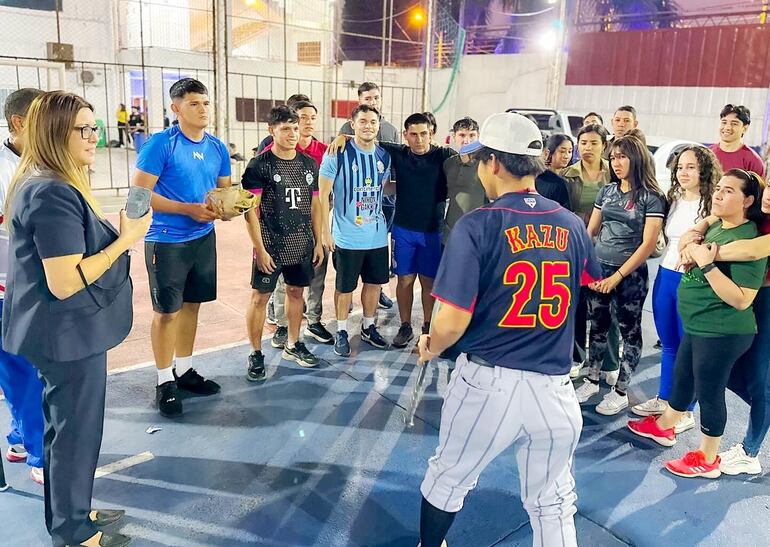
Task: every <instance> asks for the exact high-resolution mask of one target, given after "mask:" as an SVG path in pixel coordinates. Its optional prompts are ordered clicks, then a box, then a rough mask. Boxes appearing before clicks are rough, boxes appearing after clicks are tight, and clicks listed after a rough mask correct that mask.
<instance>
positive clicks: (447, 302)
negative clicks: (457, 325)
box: [431, 293, 476, 313]
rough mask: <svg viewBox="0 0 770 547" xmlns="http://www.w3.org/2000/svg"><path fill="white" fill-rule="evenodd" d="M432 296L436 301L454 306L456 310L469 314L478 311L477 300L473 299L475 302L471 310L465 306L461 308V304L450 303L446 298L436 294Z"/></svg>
mask: <svg viewBox="0 0 770 547" xmlns="http://www.w3.org/2000/svg"><path fill="white" fill-rule="evenodd" d="M431 296H432V297H433V298H435V299H436V300H438V301H439V302H441V303H443V304H446V305H447V306H452V307H453V308H454V309H456V310H460V311H465V312H468V313H473V310H474V309H476V299H475V298H474V299H473V302H472V303H471V307H470V308H466V307H464V306H460V305H459V304H455V303H454V302H450V301H449V300H447V299H446V298H442V297H440V296H439V295H437V294H436V293H431Z"/></svg>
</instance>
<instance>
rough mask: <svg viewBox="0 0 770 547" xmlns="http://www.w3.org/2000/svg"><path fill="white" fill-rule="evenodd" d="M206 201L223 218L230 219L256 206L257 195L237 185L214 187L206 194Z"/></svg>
mask: <svg viewBox="0 0 770 547" xmlns="http://www.w3.org/2000/svg"><path fill="white" fill-rule="evenodd" d="M206 203H207V204H208V206H209V208H211V210H212V211H214V212H215V213H218V214H219V216H221V217H222V219H223V220H230V219H231V218H235V217H237V216H239V215H242V214H243V213H245V212H246V211H248V210H250V209H253V208H254V207H256V206H257V196H255V195H254V194H252V193H251V192H249V191H247V190H244V189H243V188H238V187H237V186H231V187H229V188H214V189H213V190H211V191H210V192H209V193H208V194H206Z"/></svg>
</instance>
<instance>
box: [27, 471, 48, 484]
mask: <svg viewBox="0 0 770 547" xmlns="http://www.w3.org/2000/svg"><path fill="white" fill-rule="evenodd" d="M29 478H30V479H32V480H33V481H34V482H36V483H38V484H43V483H44V482H45V478H44V476H43V468H42V467H30V468H29Z"/></svg>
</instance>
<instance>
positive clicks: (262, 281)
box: [251, 257, 315, 294]
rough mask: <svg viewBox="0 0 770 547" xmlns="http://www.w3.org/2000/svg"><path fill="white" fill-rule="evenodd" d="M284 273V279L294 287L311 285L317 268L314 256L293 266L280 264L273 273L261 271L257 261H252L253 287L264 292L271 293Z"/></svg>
mask: <svg viewBox="0 0 770 547" xmlns="http://www.w3.org/2000/svg"><path fill="white" fill-rule="evenodd" d="M281 274H283V281H284V282H285V283H286V284H287V285H291V286H294V287H309V286H310V282H311V281H312V280H313V276H314V275H315V270H314V269H313V258H312V257H308V259H307V260H306V261H305V262H302V263H301V264H293V265H291V266H278V267H276V269H275V271H274V272H273V273H271V274H268V273H264V272H260V271H259V270H258V269H257V261H256V260H252V261H251V288H252V289H254V290H256V291H259V292H261V293H263V294H268V293H271V292H273V291H274V290H275V284H276V283H278V277H279V276H280V275H281Z"/></svg>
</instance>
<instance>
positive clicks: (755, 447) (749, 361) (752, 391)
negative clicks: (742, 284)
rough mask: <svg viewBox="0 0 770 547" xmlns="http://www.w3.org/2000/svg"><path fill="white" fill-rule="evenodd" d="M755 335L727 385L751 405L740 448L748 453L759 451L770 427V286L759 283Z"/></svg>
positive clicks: (753, 453)
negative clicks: (760, 285) (746, 428)
mask: <svg viewBox="0 0 770 547" xmlns="http://www.w3.org/2000/svg"><path fill="white" fill-rule="evenodd" d="M754 315H755V316H756V318H757V336H756V337H755V338H754V343H753V344H752V345H751V348H750V349H749V351H747V352H746V353H745V354H743V356H741V358H740V359H738V361H737V362H736V363H735V366H734V367H733V370H732V373H731V374H730V381H729V383H728V384H727V387H728V388H729V389H730V390H731V391H732V392H734V393H735V394H736V395H738V396H739V397H740V398H741V399H743V400H744V401H746V402H747V403H748V404H749V405H750V406H751V413H750V415H749V428H748V430H747V431H746V436H745V437H744V439H743V448H744V450H745V451H746V454H748V455H749V456H756V455H757V454H759V449H760V447H761V446H762V441H764V440H765V436H766V435H767V431H768V429H770V287H762V288H761V289H759V292H758V293H757V297H756V298H755V299H754Z"/></svg>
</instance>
